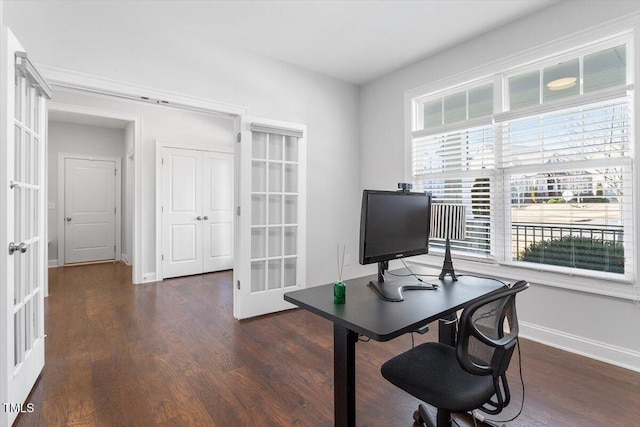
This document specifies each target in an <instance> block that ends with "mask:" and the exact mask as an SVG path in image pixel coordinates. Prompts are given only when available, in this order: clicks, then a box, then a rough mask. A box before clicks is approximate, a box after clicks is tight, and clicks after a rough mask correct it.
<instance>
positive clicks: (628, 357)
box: [518, 321, 640, 372]
mask: <svg viewBox="0 0 640 427" xmlns="http://www.w3.org/2000/svg"><path fill="white" fill-rule="evenodd" d="M518 324H519V327H520V336H521V337H522V338H526V339H529V340H531V341H536V342H539V343H541V344H545V345H548V346H550V347H555V348H559V349H561V350H565V351H568V352H570V353H575V354H579V355H581V356H586V357H590V358H592V359H596V360H599V361H601V362H605V363H609V364H611V365H615V366H620V367H621V368H625V369H630V370H632V371H635V372H640V352H638V351H634V350H629V349H628V348H624V347H618V346H614V345H610V344H606V343H603V342H600V341H595V340H590V339H588V338H584V337H580V336H577V335H572V334H567V333H566V332H562V331H558V330H555V329H550V328H545V327H543V326H538V325H534V324H531V323H527V322H522V321H520V322H519V323H518Z"/></svg>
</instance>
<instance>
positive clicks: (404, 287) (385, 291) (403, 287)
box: [367, 261, 437, 302]
mask: <svg viewBox="0 0 640 427" xmlns="http://www.w3.org/2000/svg"><path fill="white" fill-rule="evenodd" d="M388 268H389V262H388V261H382V262H379V263H378V280H377V281H373V280H372V281H370V282H369V284H368V285H367V286H369V287H370V288H371V290H373V291H374V292H375V293H376V294H377V295H378V296H379V297H380V298H381V299H383V300H385V301H394V302H398V301H403V300H404V295H403V291H414V290H419V291H433V290H436V289H437V287H436V286H433V285H425V284H421V283H420V282H418V280H417V279H415V278H414V279H413V280H391V281H385V280H384V272H385V270H387V269H388Z"/></svg>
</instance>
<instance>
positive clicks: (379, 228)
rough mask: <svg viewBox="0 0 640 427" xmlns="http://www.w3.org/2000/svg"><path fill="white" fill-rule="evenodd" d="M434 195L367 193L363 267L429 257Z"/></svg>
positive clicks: (362, 229) (362, 222)
mask: <svg viewBox="0 0 640 427" xmlns="http://www.w3.org/2000/svg"><path fill="white" fill-rule="evenodd" d="M430 209H431V195H430V194H427V193H409V192H401V191H378V190H364V192H363V194H362V216H361V218H360V264H371V263H374V262H380V261H387V260H391V259H396V258H404V257H408V256H414V255H419V254H426V253H427V252H428V245H429V219H430Z"/></svg>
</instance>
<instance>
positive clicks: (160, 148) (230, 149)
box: [156, 139, 239, 282]
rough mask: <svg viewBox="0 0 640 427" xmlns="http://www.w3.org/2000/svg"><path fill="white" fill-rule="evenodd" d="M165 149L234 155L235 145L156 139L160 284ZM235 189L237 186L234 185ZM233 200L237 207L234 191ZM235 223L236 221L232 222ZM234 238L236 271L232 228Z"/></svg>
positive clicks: (158, 272)
mask: <svg viewBox="0 0 640 427" xmlns="http://www.w3.org/2000/svg"><path fill="white" fill-rule="evenodd" d="M165 148H181V149H183V150H197V151H209V152H213V153H230V154H234V153H235V145H203V144H191V143H188V142H176V141H166V140H160V139H156V281H158V282H160V281H162V280H164V279H163V277H164V276H163V274H162V220H161V219H160V215H161V214H162V157H163V153H164V149H165ZM233 175H234V179H235V178H237V177H238V175H239V171H238V170H237V169H236V163H235V162H234V171H233ZM234 187H237V184H234ZM233 194H234V200H233V206H237V204H238V199H237V196H236V189H235V188H234V190H233ZM234 222H237V221H234ZM233 232H234V237H233V242H234V256H233V267H234V271H235V270H236V252H235V244H236V242H237V240H236V234H237V230H236V226H235V224H234V227H233Z"/></svg>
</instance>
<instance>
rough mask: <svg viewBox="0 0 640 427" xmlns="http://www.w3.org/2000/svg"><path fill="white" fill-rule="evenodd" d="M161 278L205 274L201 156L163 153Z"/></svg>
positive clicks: (171, 151)
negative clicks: (203, 265) (203, 261)
mask: <svg viewBox="0 0 640 427" xmlns="http://www.w3.org/2000/svg"><path fill="white" fill-rule="evenodd" d="M161 167H162V208H161V211H162V212H161V214H162V277H163V278H169V277H176V276H186V275H189V274H199V273H202V221H203V215H202V153H201V152H200V151H197V150H184V149H178V148H165V149H164V150H163V154H162V166H161Z"/></svg>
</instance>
